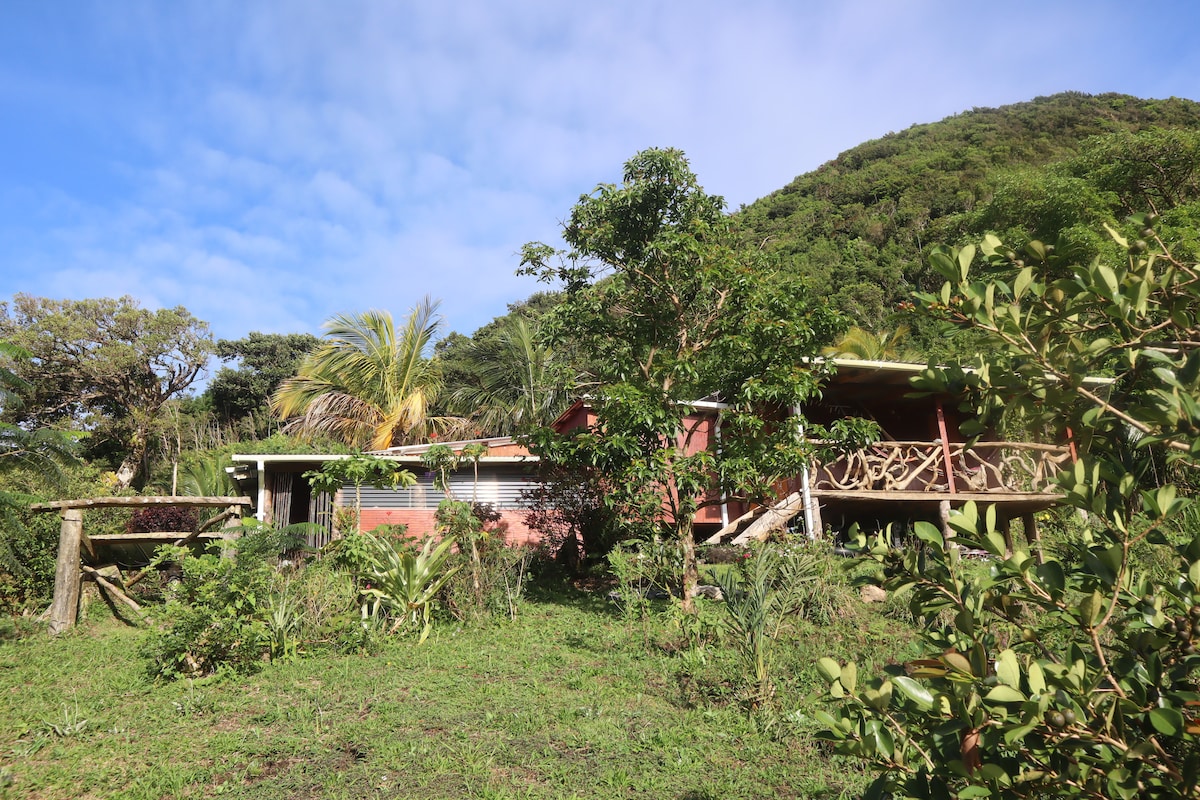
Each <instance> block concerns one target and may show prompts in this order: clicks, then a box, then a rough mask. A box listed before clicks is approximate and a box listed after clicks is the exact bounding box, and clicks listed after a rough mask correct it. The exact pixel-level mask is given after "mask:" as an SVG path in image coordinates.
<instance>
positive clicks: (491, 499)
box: [342, 471, 537, 510]
mask: <svg viewBox="0 0 1200 800" xmlns="http://www.w3.org/2000/svg"><path fill="white" fill-rule="evenodd" d="M536 483H537V479H536V478H535V477H534V476H532V475H527V474H525V473H523V472H518V471H505V472H490V471H489V472H487V473H481V474H480V475H479V482H478V483H476V482H475V478H474V475H472V473H470V472H465V473H456V474H453V475H451V476H450V491H451V492H452V493H453V494H454V496H455V497H456V498H458V499H459V500H471V499H472V498H474V499H475V500H476V502H479V503H488V504H490V505H492V506H493V507H495V508H496V509H498V510H499V509H506V508H507V509H520V508H525V505H524V504H523V503H522V502H521V493H522V492H524V491H525V490H526V489H529V488H532V487H533V486H534V485H536ZM361 491H362V506H363V508H415V509H436V508H437V507H438V503H440V502H442V500H444V499H445V497H446V495H445V493H444V492H442V491H441V490H439V489H435V488H433V476H432V475H418V476H417V485H416V486H412V487H410V488H408V489H376V488H374V487H370V486H364V487H362V490H361ZM342 503H343V504H344V505H347V506H352V505H353V504H354V486H353V485H349V486H344V487H342Z"/></svg>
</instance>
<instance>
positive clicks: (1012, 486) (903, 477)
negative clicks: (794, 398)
mask: <svg viewBox="0 0 1200 800" xmlns="http://www.w3.org/2000/svg"><path fill="white" fill-rule="evenodd" d="M1069 462H1070V451H1069V450H1068V448H1066V447H1061V446H1058V445H1046V444H1033V443H1028V442H977V443H976V444H975V445H974V446H973V447H970V448H967V447H966V446H965V445H963V444H962V443H951V444H950V464H951V473H952V477H953V480H954V490H955V491H958V492H1050V491H1053V488H1054V486H1053V479H1054V476H1055V475H1056V474H1058V472H1059V471H1060V470H1062V469H1063V468H1064V467H1065V466H1066V465H1067V464H1068V463H1069ZM946 472H947V470H946V455H945V452H944V451H943V448H942V443H941V442H940V441H933V442H893V441H886V442H876V443H875V444H873V445H871V446H869V447H867V448H864V449H862V450H855V451H852V452H850V453H846V454H844V455H841V456H839V457H838V458H836V459H834V460H832V461H829V462H827V463H825V464H821V465H819V466H817V467H816V468H815V469H814V470H813V475H812V485H813V488H815V489H836V490H842V491H884V492H949V491H950V484H949V482H948V481H947V479H946Z"/></svg>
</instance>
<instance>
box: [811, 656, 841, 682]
mask: <svg viewBox="0 0 1200 800" xmlns="http://www.w3.org/2000/svg"><path fill="white" fill-rule="evenodd" d="M817 672H819V673H821V677H822V678H824V679H825V680H826V682H828V683H833V682H834V681H836V680H837V679H839V678H841V677H842V665H841V664H839V663H838V662H836V661H834V660H833V659H832V658H822V659H820V660H818V661H817Z"/></svg>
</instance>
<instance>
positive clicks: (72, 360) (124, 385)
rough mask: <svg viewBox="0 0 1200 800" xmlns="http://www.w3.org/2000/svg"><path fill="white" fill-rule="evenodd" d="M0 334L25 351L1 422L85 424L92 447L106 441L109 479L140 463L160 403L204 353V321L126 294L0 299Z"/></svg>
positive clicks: (122, 478)
mask: <svg viewBox="0 0 1200 800" xmlns="http://www.w3.org/2000/svg"><path fill="white" fill-rule="evenodd" d="M0 338H3V339H5V340H7V341H9V342H11V343H12V344H14V345H16V346H18V347H20V348H21V349H23V350H25V351H26V352H28V353H29V356H30V357H29V359H27V360H23V361H19V362H17V363H16V365H15V367H14V368H13V369H14V371H15V372H16V373H17V374H18V375H19V376H20V377H21V378H22V379H23V381H24V386H23V387H22V388H21V389H19V390H18V393H19V394H20V396H21V400H22V402H21V404H20V406H19V407H16V408H7V407H6V409H5V414H6V416H7V417H8V418H9V420H10V421H14V422H20V423H25V424H29V425H32V426H44V425H53V424H62V425H67V426H70V427H73V428H75V429H77V430H88V431H89V432H90V434H91V439H92V443H91V446H92V450H93V452H96V451H98V450H100V449H101V448H102V447H103V446H104V445H105V444H106V443H108V444H110V445H112V446H113V449H114V452H115V455H116V458H117V460H118V461H119V462H120V466H119V467H118V469H117V478H118V481H119V482H120V483H121V484H122V485H128V484H129V483H130V482H132V480H133V479H134V477H135V476H136V474H137V473H138V471H139V470H140V469H141V467H142V460H143V456H144V455H145V453H146V450H147V447H148V443H149V441H150V438H151V437H152V436H153V434H154V430H155V426H156V423H157V417H158V413H159V411H160V409H162V407H163V405H164V404H165V403H166V402H167V401H168V400H169V399H171V398H172V397H176V396H178V395H180V394H181V393H183V392H185V391H186V390H187V389H188V388H189V387H191V386H192V384H193V383H194V382H195V381H196V379H197V377H199V375H200V372H201V370H202V369H203V368H204V366H205V364H206V363H207V361H208V357H209V355H210V354H211V352H212V337H211V335H210V334H209V332H208V325H207V324H206V323H204V322H202V321H200V320H198V319H196V318H195V317H193V316H192V315H191V314H190V313H188V311H187V310H186V309H184V308H182V307H180V308H171V309H160V310H158V311H149V310H147V309H143V308H141V307H139V305H138V303H137V301H136V300H134V299H133V298H131V297H122V298H119V299H113V298H100V299H94V300H51V299H47V298H42V297H33V296H31V295H27V294H18V295H16V296H15V297H14V298H13V299H12V301H11V302H10V303H3V304H0Z"/></svg>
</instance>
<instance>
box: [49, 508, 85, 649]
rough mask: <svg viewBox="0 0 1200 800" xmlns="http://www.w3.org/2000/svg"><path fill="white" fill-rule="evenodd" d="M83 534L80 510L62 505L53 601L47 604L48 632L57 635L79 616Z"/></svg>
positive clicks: (72, 623) (71, 624) (81, 512)
mask: <svg viewBox="0 0 1200 800" xmlns="http://www.w3.org/2000/svg"><path fill="white" fill-rule="evenodd" d="M82 536H83V510H82V509H78V508H64V509H63V512H62V529H61V531H60V532H59V535H58V564H57V565H56V566H55V569H54V602H52V603H51V604H50V635H51V636H57V635H58V634H60V633H62V632H63V631H65V630H67V629H68V628H70V627H71V626H73V625H74V624H75V620H76V618H77V617H78V616H79V581H80V577H81V576H80V569H79V540H80V538H81V537H82Z"/></svg>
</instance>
